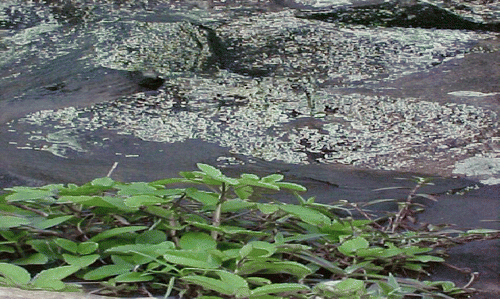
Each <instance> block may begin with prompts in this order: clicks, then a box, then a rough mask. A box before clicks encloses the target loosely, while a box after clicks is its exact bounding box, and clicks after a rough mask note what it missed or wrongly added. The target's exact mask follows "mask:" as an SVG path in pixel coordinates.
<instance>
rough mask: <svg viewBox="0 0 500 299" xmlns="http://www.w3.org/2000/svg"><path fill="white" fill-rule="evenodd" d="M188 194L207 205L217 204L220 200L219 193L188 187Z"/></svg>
mask: <svg viewBox="0 0 500 299" xmlns="http://www.w3.org/2000/svg"><path fill="white" fill-rule="evenodd" d="M186 195H187V196H189V197H191V198H192V199H194V200H196V201H199V202H201V203H202V204H204V205H207V206H215V205H216V204H217V203H218V202H219V194H217V193H214V192H206V191H200V190H198V189H195V188H187V189H186Z"/></svg>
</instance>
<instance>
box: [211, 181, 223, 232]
mask: <svg viewBox="0 0 500 299" xmlns="http://www.w3.org/2000/svg"><path fill="white" fill-rule="evenodd" d="M225 200H226V183H224V182H222V186H221V190H220V197H219V202H218V203H217V207H216V208H215V211H214V215H213V218H212V225H213V226H215V227H219V225H220V222H221V211H222V203H223V202H224V201H225ZM218 236H219V233H218V232H217V231H215V230H213V231H212V238H213V239H214V240H217V237H218Z"/></svg>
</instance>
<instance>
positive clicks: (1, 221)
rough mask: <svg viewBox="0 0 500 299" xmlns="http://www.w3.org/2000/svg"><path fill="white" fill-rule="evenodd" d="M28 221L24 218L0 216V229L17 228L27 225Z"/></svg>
mask: <svg viewBox="0 0 500 299" xmlns="http://www.w3.org/2000/svg"><path fill="white" fill-rule="evenodd" d="M28 224H30V221H29V220H28V219H26V218H21V217H15V216H1V217H0V229H6V228H12V227H18V226H22V225H28Z"/></svg>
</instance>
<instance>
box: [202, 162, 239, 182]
mask: <svg viewBox="0 0 500 299" xmlns="http://www.w3.org/2000/svg"><path fill="white" fill-rule="evenodd" d="M196 166H198V168H199V169H200V170H201V171H203V172H204V173H205V174H206V175H208V176H209V177H210V178H212V179H215V180H217V181H220V182H223V183H226V184H228V185H238V184H239V181H238V180H236V179H233V178H230V177H227V176H225V175H224V174H222V172H221V171H220V170H218V169H217V168H215V167H213V166H210V165H207V164H203V163H198V164H196Z"/></svg>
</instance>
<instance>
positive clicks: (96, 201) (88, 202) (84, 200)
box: [58, 195, 115, 208]
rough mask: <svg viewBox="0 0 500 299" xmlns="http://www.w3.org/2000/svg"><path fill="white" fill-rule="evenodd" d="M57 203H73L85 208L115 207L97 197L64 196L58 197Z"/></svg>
mask: <svg viewBox="0 0 500 299" xmlns="http://www.w3.org/2000/svg"><path fill="white" fill-rule="evenodd" d="M58 201H59V203H66V202H73V203H77V204H81V205H84V206H87V207H94V206H95V207H103V208H114V207H115V206H114V205H112V204H110V203H108V202H106V201H105V200H103V199H102V198H101V197H99V196H84V195H81V196H80V195H65V196H61V197H59V200H58Z"/></svg>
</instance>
